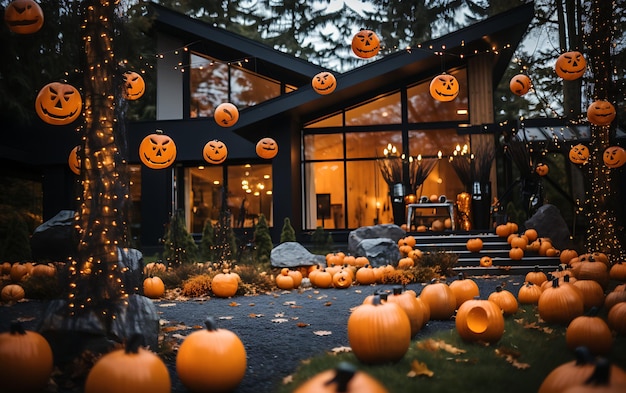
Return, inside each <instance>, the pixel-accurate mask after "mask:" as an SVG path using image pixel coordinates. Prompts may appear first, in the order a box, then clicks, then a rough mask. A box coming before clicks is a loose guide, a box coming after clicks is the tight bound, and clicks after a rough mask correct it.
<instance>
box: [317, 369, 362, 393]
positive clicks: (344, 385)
mask: <svg viewBox="0 0 626 393" xmlns="http://www.w3.org/2000/svg"><path fill="white" fill-rule="evenodd" d="M335 372H336V374H335V376H334V377H333V378H332V379H330V380H328V381H326V382H325V383H324V386H328V385H331V384H333V383H336V384H337V389H336V390H335V391H336V392H347V391H348V383H350V380H351V379H352V377H354V374H356V372H357V369H356V367H354V366H353V365H352V364H350V363H348V362H341V363H339V364H338V365H337V367H335Z"/></svg>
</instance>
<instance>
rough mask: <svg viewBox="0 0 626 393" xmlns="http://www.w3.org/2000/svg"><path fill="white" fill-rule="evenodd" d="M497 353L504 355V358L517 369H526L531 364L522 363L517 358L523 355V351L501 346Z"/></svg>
mask: <svg viewBox="0 0 626 393" xmlns="http://www.w3.org/2000/svg"><path fill="white" fill-rule="evenodd" d="M495 353H496V355H498V356H500V357H503V358H504V360H506V361H507V362H509V363H511V365H512V366H513V367H515V368H517V369H520V370H524V369H527V368H529V367H530V364H528V363H521V362H519V361H518V360H517V358H519V357H520V356H521V353H520V352H519V351H516V350H513V349H510V348H506V347H500V348H497V349H496V350H495Z"/></svg>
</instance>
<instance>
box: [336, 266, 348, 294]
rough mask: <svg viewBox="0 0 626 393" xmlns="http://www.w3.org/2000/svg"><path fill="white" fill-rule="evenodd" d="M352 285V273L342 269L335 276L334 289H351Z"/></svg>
mask: <svg viewBox="0 0 626 393" xmlns="http://www.w3.org/2000/svg"><path fill="white" fill-rule="evenodd" d="M351 285H352V276H351V275H350V273H349V272H348V271H347V270H345V269H342V270H340V271H338V272H337V273H335V274H333V287H335V288H338V289H345V288H349V287H350V286H351Z"/></svg>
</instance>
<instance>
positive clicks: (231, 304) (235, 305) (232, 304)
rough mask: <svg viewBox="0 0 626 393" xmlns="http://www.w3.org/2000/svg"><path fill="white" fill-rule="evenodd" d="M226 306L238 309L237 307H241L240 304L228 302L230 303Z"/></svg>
mask: <svg viewBox="0 0 626 393" xmlns="http://www.w3.org/2000/svg"><path fill="white" fill-rule="evenodd" d="M228 305H229V306H231V307H238V306H241V304H239V303H237V302H230V303H228Z"/></svg>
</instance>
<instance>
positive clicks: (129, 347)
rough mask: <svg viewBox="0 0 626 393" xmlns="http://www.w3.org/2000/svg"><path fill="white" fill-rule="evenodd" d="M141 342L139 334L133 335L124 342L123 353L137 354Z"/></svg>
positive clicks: (141, 337) (141, 338)
mask: <svg viewBox="0 0 626 393" xmlns="http://www.w3.org/2000/svg"><path fill="white" fill-rule="evenodd" d="M142 342H143V336H142V335H141V334H140V333H133V334H131V336H130V337H129V338H128V340H127V341H126V348H125V349H124V353H137V352H139V347H141V344H142Z"/></svg>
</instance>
